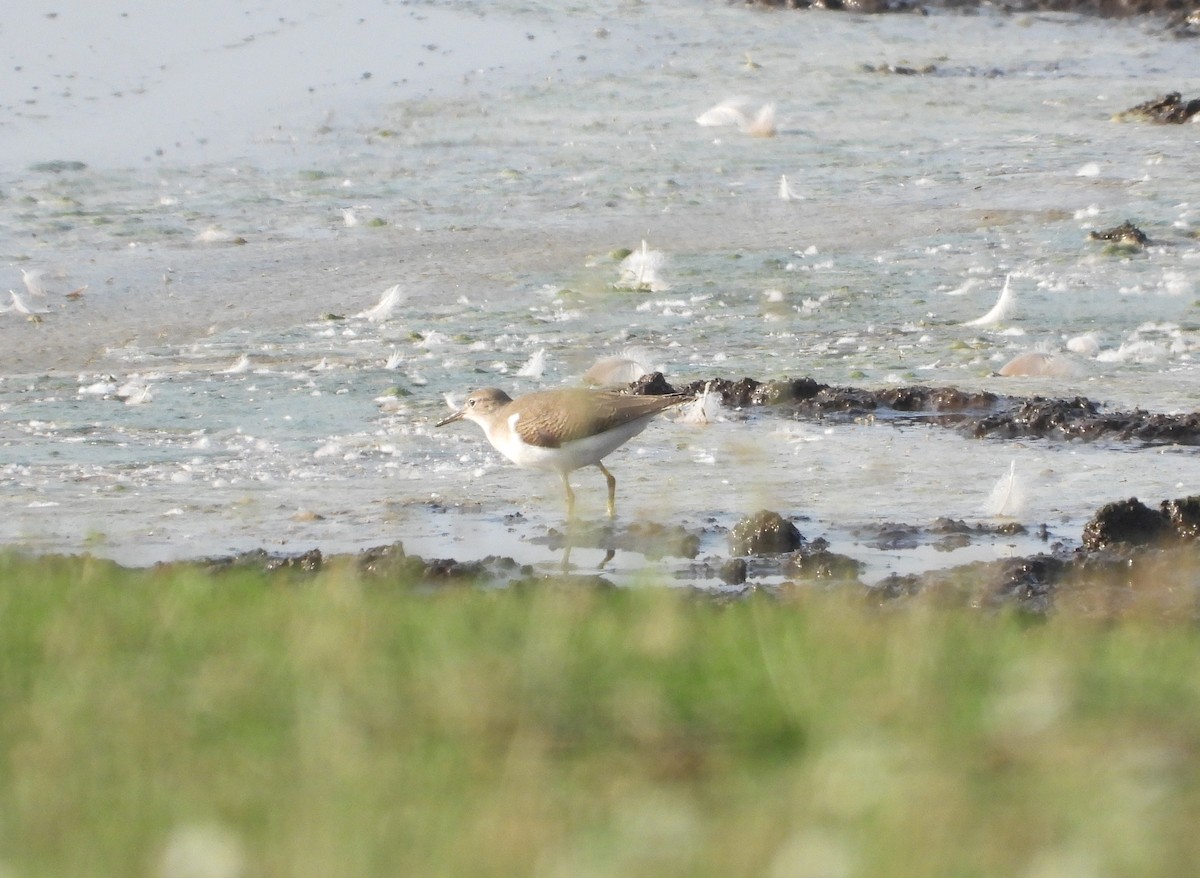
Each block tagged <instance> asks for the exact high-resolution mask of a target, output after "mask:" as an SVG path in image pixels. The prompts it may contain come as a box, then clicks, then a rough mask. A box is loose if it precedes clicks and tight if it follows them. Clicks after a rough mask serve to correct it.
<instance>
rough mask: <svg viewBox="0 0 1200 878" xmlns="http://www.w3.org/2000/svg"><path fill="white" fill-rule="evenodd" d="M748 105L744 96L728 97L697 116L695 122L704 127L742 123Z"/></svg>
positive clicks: (744, 120)
mask: <svg viewBox="0 0 1200 878" xmlns="http://www.w3.org/2000/svg"><path fill="white" fill-rule="evenodd" d="M749 106H750V102H749V101H747V100H746V99H745V98H728V99H726V100H723V101H721V103H719V104H717V105H716V106H713V107H709V108H708V109H707V110H705V111H704V112H703V113H701V114H700V115H699V116H697V117H696V124H697V125H701V126H703V127H705V128H720V127H723V126H725V125H739V126H740V125H744V124H745V122H746V116H747V110H748V109H749Z"/></svg>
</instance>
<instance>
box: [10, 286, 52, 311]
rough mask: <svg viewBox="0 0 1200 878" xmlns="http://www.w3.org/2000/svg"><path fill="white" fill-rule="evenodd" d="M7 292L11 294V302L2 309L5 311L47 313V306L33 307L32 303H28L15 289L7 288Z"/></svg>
mask: <svg viewBox="0 0 1200 878" xmlns="http://www.w3.org/2000/svg"><path fill="white" fill-rule="evenodd" d="M8 294H9V295H10V296H12V304H11V305H9V306H8V307H7V308H5V309H4V310H5V311H16V312H17V313H18V314H28V315H36V314H47V313H49V309H48V308H35V307H33V306H32V305H30V304H29V303H28V302H26V301H25V300H24V299H23V298H21V295H20V294H19V293H17V292H16V291H15V290H9V291H8Z"/></svg>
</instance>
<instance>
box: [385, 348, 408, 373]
mask: <svg viewBox="0 0 1200 878" xmlns="http://www.w3.org/2000/svg"><path fill="white" fill-rule="evenodd" d="M403 362H404V355H403V354H402V353H400V352H399V351H397V350H393V351H392V352H391V353H390V354H388V358H387V362H386V363H384V364H383V368H385V369H388V370H393V369H399V368H400V364H401V363H403Z"/></svg>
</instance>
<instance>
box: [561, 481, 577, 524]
mask: <svg viewBox="0 0 1200 878" xmlns="http://www.w3.org/2000/svg"><path fill="white" fill-rule="evenodd" d="M560 475H561V476H562V480H563V490H564V491H566V493H567V521H571V520H573V519H574V518H575V492H574V491H572V490H571V483H570V482H568V481H567V474H566V473H560Z"/></svg>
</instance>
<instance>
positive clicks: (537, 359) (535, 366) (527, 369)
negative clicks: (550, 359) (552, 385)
mask: <svg viewBox="0 0 1200 878" xmlns="http://www.w3.org/2000/svg"><path fill="white" fill-rule="evenodd" d="M545 371H546V351H545V349H544V348H539V349H538V350H536V351H534V353H533V356H531V357H530V358H529V359H528V360H527V361H526V363H525V365H524V366H522V367H521V368H520V369H518V370H517V375H518V376H520V377H521V378H541V377H542V373H543V372H545Z"/></svg>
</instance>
